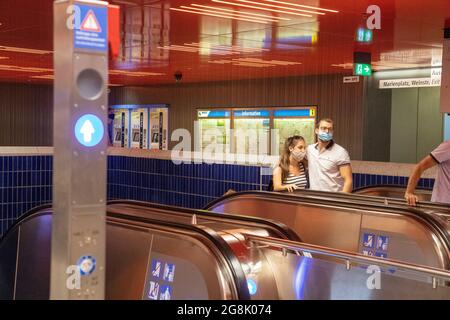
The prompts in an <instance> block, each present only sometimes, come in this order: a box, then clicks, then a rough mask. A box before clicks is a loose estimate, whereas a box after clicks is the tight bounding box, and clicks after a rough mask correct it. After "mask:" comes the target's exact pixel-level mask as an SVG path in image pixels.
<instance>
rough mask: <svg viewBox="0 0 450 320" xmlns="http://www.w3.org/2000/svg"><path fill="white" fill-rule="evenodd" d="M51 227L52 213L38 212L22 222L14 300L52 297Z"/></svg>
mask: <svg viewBox="0 0 450 320" xmlns="http://www.w3.org/2000/svg"><path fill="white" fill-rule="evenodd" d="M51 230H52V215H51V214H49V213H46V214H39V215H36V216H34V217H33V218H32V219H27V220H26V221H25V223H22V224H21V226H20V241H19V251H18V252H19V253H18V259H17V277H16V278H17V281H16V290H15V299H17V300H29V299H37V300H47V299H49V296H50V260H51V252H50V250H51Z"/></svg>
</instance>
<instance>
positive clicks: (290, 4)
mask: <svg viewBox="0 0 450 320" xmlns="http://www.w3.org/2000/svg"><path fill="white" fill-rule="evenodd" d="M263 1H267V2H273V3H279V4H285V5H289V6H294V7H300V8H307V9H313V10H320V11H326V12H332V13H338V12H339V11H337V10H332V9H324V8H320V7H312V6H307V5H304V4H297V3H290V2H284V1H278V0H263Z"/></svg>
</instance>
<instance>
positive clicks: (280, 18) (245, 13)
mask: <svg viewBox="0 0 450 320" xmlns="http://www.w3.org/2000/svg"><path fill="white" fill-rule="evenodd" d="M191 6H194V7H201V8H206V9H213V10H221V11H227V12H233V13H238V14H244V15H250V16H256V17H263V18H270V19H278V20H286V21H288V20H291V19H288V18H282V17H275V16H268V15H265V14H258V13H251V12H242V11H236V10H229V9H224V8H220V7H211V6H204V5H201V4H195V3H191Z"/></svg>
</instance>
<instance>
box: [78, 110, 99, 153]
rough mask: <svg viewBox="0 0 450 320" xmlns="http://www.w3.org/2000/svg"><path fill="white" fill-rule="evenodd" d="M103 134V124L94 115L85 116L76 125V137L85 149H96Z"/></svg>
mask: <svg viewBox="0 0 450 320" xmlns="http://www.w3.org/2000/svg"><path fill="white" fill-rule="evenodd" d="M103 134H104V127H103V123H102V121H101V120H100V118H99V117H97V116H95V115H93V114H85V115H84V116H82V117H81V118H80V119H78V121H77V122H76V124H75V137H76V138H77V140H78V142H79V143H80V144H82V145H83V146H85V147H94V146H96V145H97V144H99V143H100V141H102V139H103Z"/></svg>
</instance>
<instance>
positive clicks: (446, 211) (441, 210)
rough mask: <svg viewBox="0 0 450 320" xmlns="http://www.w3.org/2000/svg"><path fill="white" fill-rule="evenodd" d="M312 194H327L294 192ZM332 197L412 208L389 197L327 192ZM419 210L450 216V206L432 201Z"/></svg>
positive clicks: (399, 200)
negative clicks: (386, 202) (428, 210)
mask: <svg viewBox="0 0 450 320" xmlns="http://www.w3.org/2000/svg"><path fill="white" fill-rule="evenodd" d="M303 192H306V193H310V194H313V195H317V196H321V195H324V194H325V193H326V192H324V191H317V190H296V191H295V192H293V194H294V195H295V194H297V193H300V194H301V193H303ZM327 193H329V194H330V196H331V195H332V196H333V197H336V196H337V197H338V198H339V199H358V198H360V199H363V200H367V201H372V202H377V203H384V202H385V200H387V201H388V203H394V204H396V205H403V206H405V207H410V206H408V205H407V203H406V201H405V200H403V199H400V198H389V197H380V196H369V195H365V194H359V193H342V192H327ZM417 208H419V209H430V210H435V211H436V212H433V213H435V214H437V215H442V216H449V215H450V206H447V205H445V204H442V203H437V202H431V201H419V202H417Z"/></svg>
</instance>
